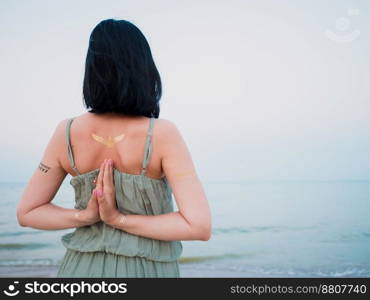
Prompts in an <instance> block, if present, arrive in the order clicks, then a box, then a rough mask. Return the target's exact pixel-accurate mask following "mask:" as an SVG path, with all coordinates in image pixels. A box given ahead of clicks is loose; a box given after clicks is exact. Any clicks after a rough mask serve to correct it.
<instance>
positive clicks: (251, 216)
mask: <svg viewBox="0 0 370 300" xmlns="http://www.w3.org/2000/svg"><path fill="white" fill-rule="evenodd" d="M25 185H26V183H0V193H1V209H0V266H7V267H11V266H16V265H30V266H50V265H58V264H59V263H60V261H61V259H62V257H63V255H64V252H65V248H64V247H63V245H62V243H61V241H60V238H61V236H62V235H63V234H65V233H67V232H72V231H73V229H66V230H38V229H32V228H27V227H21V226H20V225H19V224H18V223H17V220H16V205H17V203H18V201H19V199H20V197H21V193H22V191H23V189H24V188H25ZM203 186H204V189H205V192H206V195H207V198H208V201H209V205H210V207H211V212H212V228H213V229H212V237H211V239H210V240H209V241H182V244H183V253H182V256H181V258H180V266H186V267H187V269H188V270H189V269H190V270H192V274H195V276H196V274H199V277H202V276H204V277H272V276H275V277H370V181H228V182H222V181H220V182H216V181H214V182H204V183H203ZM173 201H174V198H173ZM53 203H54V204H56V205H60V206H63V207H70V208H72V207H73V205H74V193H73V189H72V186H71V185H70V184H69V180H65V182H64V183H63V184H62V185H61V187H60V189H59V191H58V193H57V194H56V196H55V198H54V200H53ZM174 203H175V201H174ZM175 207H176V203H175Z"/></svg>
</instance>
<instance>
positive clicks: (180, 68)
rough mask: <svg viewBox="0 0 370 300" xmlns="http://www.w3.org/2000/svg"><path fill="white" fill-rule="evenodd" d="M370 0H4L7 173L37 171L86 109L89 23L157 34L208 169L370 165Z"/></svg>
mask: <svg viewBox="0 0 370 300" xmlns="http://www.w3.org/2000/svg"><path fill="white" fill-rule="evenodd" d="M369 9H370V3H369V2H368V1H366V0H363V1H359V0H357V1H350V0H347V1H339V0H331V1H319V0H316V1H313V0H301V1H295V0H280V1H276V0H230V1H226V0H225V1H193V0H187V1H160V0H159V1H138V0H135V1H124V0H121V1H112V0H108V1H82V0H79V1H66V0H64V1H58V2H57V1H46V0H43V1H41V0H39V1H21V0H17V1H13V0H2V1H1V2H0V41H1V47H0V66H1V68H0V82H1V85H0V90H1V94H0V96H1V110H0V114H1V118H0V126H1V127H0V128H1V135H2V138H1V142H0V143H1V144H0V146H1V147H0V164H1V168H0V182H26V181H27V180H28V179H29V178H30V176H31V175H32V173H33V171H34V170H35V168H36V167H37V166H38V164H39V162H40V159H41V157H42V154H43V151H44V149H45V147H46V145H47V143H48V141H49V139H50V137H51V135H52V133H53V131H54V129H55V127H56V125H57V124H58V123H59V122H60V121H61V120H63V119H65V118H69V117H72V116H77V115H79V114H82V113H84V112H85V111H86V110H85V108H84V106H83V102H82V80H83V75H84V74H83V71H84V61H85V56H86V51H87V45H88V39H89V35H90V33H91V31H92V29H93V28H94V26H95V25H96V24H98V23H99V22H100V21H101V20H103V19H107V18H114V19H126V20H128V21H131V22H133V23H134V24H135V25H137V26H138V27H139V28H140V29H141V31H142V32H143V33H144V35H145V36H146V38H147V40H148V42H149V44H150V46H151V49H152V53H153V57H154V60H155V63H156V65H157V67H158V70H159V72H160V75H161V78H162V82H163V96H162V100H161V114H160V117H161V118H165V119H169V120H171V121H173V122H174V123H175V124H176V126H177V127H178V128H179V130H180V132H181V134H182V135H183V137H184V139H185V141H186V143H187V145H188V148H189V150H190V152H191V154H192V157H193V160H194V163H195V166H196V169H197V171H198V174H199V176H200V178H201V179H202V180H204V181H249V180H250V181H260V180H261V181H264V180H369V179H370V159H369V154H370V139H369V136H370V135H369V134H370V118H369V112H370V101H369V100H370V99H369V96H370V86H369V84H368V83H369V79H370V56H369V54H368V53H370V49H369V48H370V43H369V42H370V26H369V25H370V24H369V23H370V11H369Z"/></svg>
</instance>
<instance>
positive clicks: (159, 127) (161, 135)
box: [155, 118, 181, 141]
mask: <svg viewBox="0 0 370 300" xmlns="http://www.w3.org/2000/svg"><path fill="white" fill-rule="evenodd" d="M155 132H156V133H157V137H158V139H160V140H161V141H166V140H167V141H171V140H173V139H176V138H180V137H181V133H180V131H179V129H178V127H177V126H176V124H175V123H174V122H173V121H171V120H168V119H162V118H158V119H156V124H155Z"/></svg>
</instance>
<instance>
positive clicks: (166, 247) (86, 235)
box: [57, 117, 182, 278]
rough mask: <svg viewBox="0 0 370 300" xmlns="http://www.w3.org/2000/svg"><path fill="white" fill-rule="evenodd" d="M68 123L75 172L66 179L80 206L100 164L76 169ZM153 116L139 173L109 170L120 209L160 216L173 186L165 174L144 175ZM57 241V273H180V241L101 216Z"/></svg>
mask: <svg viewBox="0 0 370 300" xmlns="http://www.w3.org/2000/svg"><path fill="white" fill-rule="evenodd" d="M73 119H74V118H71V119H69V120H68V123H67V126H66V141H67V154H68V159H69V161H70V163H71V167H72V168H73V170H74V171H75V172H76V173H77V175H76V176H74V177H72V178H71V180H70V184H71V185H72V187H73V188H74V191H75V206H74V207H75V208H76V209H84V208H86V206H87V203H88V201H89V199H90V197H91V193H92V190H93V189H94V187H95V185H94V179H95V178H96V177H97V175H98V173H99V169H95V170H92V171H90V172H87V173H82V174H81V173H80V172H79V171H78V170H77V168H76V165H75V161H74V158H73V152H72V147H71V141H70V128H71V123H72V121H73ZM153 123H154V118H153V117H152V118H150V122H149V127H148V132H147V136H146V143H145V148H144V158H143V163H142V171H141V174H137V175H136V174H128V173H124V172H121V171H119V170H117V169H115V168H114V169H113V172H114V183H115V188H116V202H117V208H118V210H119V211H121V212H122V213H124V214H139V215H159V214H165V213H169V212H172V211H173V209H174V207H173V202H172V190H171V187H170V185H169V183H168V182H167V179H166V177H162V178H160V179H154V178H149V177H147V176H146V175H145V172H146V168H147V165H148V163H149V160H150V157H151V153H152V144H151V137H152V130H153ZM61 242H62V244H63V245H64V247H65V248H66V252H65V254H64V257H63V259H62V262H61V264H60V266H59V269H58V272H57V277H99V278H100V277H121V278H123V277H180V272H179V264H178V258H179V257H180V255H181V254H182V243H181V241H163V240H155V239H150V238H146V237H142V236H138V235H133V234H130V233H128V232H125V231H123V230H119V229H116V228H114V227H111V226H109V225H107V224H105V223H104V222H102V221H99V222H98V223H95V224H93V225H89V226H83V227H78V228H76V229H75V230H74V231H73V232H69V233H67V234H64V235H63V236H62V237H61Z"/></svg>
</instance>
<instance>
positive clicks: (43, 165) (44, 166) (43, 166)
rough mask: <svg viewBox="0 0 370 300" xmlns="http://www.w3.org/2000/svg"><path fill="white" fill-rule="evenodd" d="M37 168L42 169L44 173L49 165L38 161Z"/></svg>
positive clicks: (48, 168)
mask: <svg viewBox="0 0 370 300" xmlns="http://www.w3.org/2000/svg"><path fill="white" fill-rule="evenodd" d="M39 169H40V171H42V172H44V173H46V172H47V171H49V170H50V167H49V166H47V165H45V164H43V163H42V162H40V164H39Z"/></svg>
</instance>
